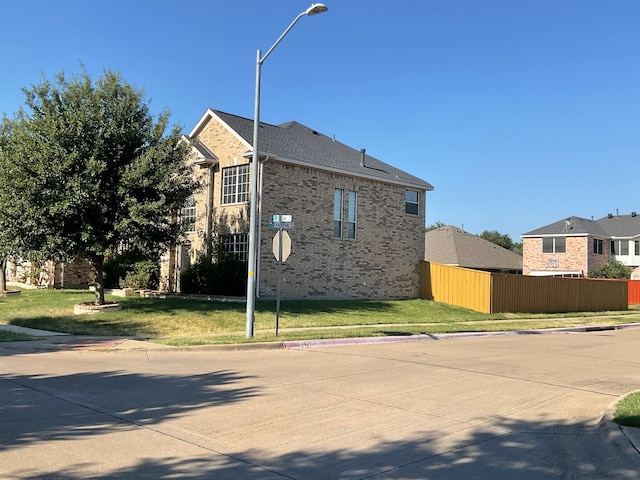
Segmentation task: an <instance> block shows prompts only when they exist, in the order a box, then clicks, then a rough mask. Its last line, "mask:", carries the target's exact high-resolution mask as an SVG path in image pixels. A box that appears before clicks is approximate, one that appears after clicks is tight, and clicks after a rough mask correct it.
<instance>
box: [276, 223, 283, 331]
mask: <svg viewBox="0 0 640 480" xmlns="http://www.w3.org/2000/svg"><path fill="white" fill-rule="evenodd" d="M281 285H282V227H280V228H279V229H278V291H277V295H276V337H277V336H278V324H279V323H280V288H281Z"/></svg>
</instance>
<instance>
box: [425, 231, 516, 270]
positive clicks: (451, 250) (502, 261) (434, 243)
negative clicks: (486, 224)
mask: <svg viewBox="0 0 640 480" xmlns="http://www.w3.org/2000/svg"><path fill="white" fill-rule="evenodd" d="M424 238H425V252H424V259H425V260H426V261H427V262H435V263H442V264H444V265H452V266H454V267H463V268H471V269H474V270H482V271H484V272H494V273H513V274H520V273H522V256H520V255H518V254H517V253H514V252H512V251H511V250H507V249H506V248H503V247H501V246H500V245H496V244H495V243H492V242H490V241H488V240H485V239H484V238H482V237H480V236H478V235H474V234H472V233H469V232H465V231H464V230H463V229H462V228H458V227H455V226H453V225H444V226H442V227H439V228H434V229H433V230H429V231H428V232H425V234H424Z"/></svg>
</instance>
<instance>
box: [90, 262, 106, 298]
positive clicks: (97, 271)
mask: <svg viewBox="0 0 640 480" xmlns="http://www.w3.org/2000/svg"><path fill="white" fill-rule="evenodd" d="M89 260H90V261H91V266H92V267H93V273H94V275H95V279H94V281H93V283H92V284H91V285H92V286H93V288H94V289H95V290H94V292H95V295H96V299H95V304H96V305H104V304H105V301H104V256H103V255H97V254H94V255H89Z"/></svg>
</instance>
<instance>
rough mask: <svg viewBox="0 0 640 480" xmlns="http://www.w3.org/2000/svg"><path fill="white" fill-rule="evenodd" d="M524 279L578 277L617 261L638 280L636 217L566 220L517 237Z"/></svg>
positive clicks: (639, 248) (638, 219)
mask: <svg viewBox="0 0 640 480" xmlns="http://www.w3.org/2000/svg"><path fill="white" fill-rule="evenodd" d="M521 237H522V249H523V259H524V264H523V270H524V274H525V275H555V276H569V277H582V276H587V275H588V273H589V272H590V271H591V270H594V269H596V268H600V267H603V266H604V265H606V264H608V263H610V262H611V261H613V260H617V261H619V262H621V263H624V264H625V265H628V266H630V267H632V268H633V269H634V272H633V276H632V278H634V279H640V216H638V215H637V214H636V213H635V212H632V213H631V215H618V214H615V215H614V214H609V215H607V216H606V217H603V218H601V219H599V220H593V219H591V220H588V219H586V218H580V217H569V218H567V219H564V220H560V221H558V222H555V223H552V224H550V225H546V226H544V227H541V228H538V229H536V230H532V231H531V232H528V233H525V234H524V235H521Z"/></svg>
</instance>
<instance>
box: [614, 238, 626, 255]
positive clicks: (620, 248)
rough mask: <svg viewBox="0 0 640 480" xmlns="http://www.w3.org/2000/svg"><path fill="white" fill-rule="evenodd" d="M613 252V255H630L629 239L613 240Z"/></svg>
mask: <svg viewBox="0 0 640 480" xmlns="http://www.w3.org/2000/svg"><path fill="white" fill-rule="evenodd" d="M611 253H612V254H613V255H629V241H628V240H611Z"/></svg>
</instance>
